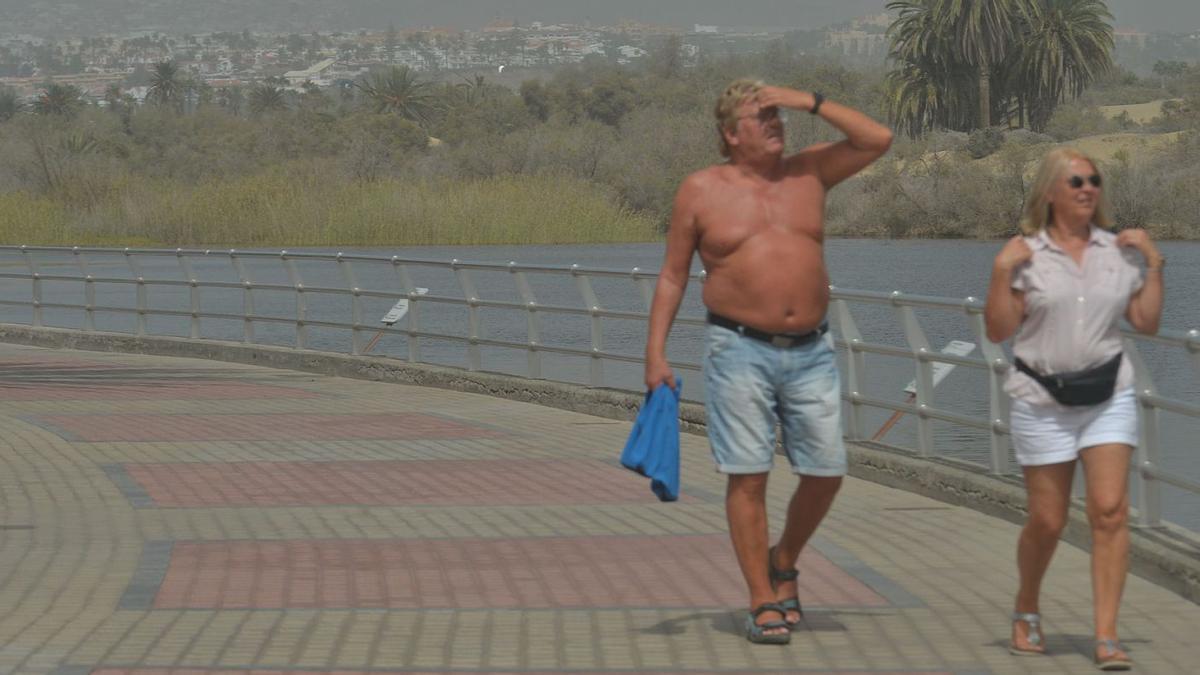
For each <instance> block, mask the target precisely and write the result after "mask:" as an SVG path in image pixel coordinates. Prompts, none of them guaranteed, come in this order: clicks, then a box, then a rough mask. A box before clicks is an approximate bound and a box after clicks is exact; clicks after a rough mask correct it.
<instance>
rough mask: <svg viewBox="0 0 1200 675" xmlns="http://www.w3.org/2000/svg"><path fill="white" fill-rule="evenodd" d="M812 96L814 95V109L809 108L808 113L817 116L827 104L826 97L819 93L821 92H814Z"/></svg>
mask: <svg viewBox="0 0 1200 675" xmlns="http://www.w3.org/2000/svg"><path fill="white" fill-rule="evenodd" d="M812 95H813V107H811V108H809V109H808V112H810V113H811V114H813V115H816V114H817V111H818V110H820V109H821V104H822V103H824V102H825V96H824V95H823V94H821V92H819V91H814V92H813V93H812Z"/></svg>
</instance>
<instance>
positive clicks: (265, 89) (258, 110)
mask: <svg viewBox="0 0 1200 675" xmlns="http://www.w3.org/2000/svg"><path fill="white" fill-rule="evenodd" d="M249 103H250V112H251V113H253V114H255V115H262V114H264V113H269V112H276V111H279V110H287V107H288V105H287V92H285V91H284V90H283V89H282V88H281V87H276V86H275V85H273V84H268V83H266V82H262V83H260V84H256V85H255V86H254V88H253V89H251V90H250V101H249Z"/></svg>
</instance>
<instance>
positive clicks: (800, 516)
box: [771, 476, 842, 623]
mask: <svg viewBox="0 0 1200 675" xmlns="http://www.w3.org/2000/svg"><path fill="white" fill-rule="evenodd" d="M841 486H842V478H841V476H833V477H826V476H801V477H800V484H799V485H797V486H796V492H795V494H793V495H792V500H791V502H789V503H788V511H787V522H786V523H785V524H784V526H783V534H782V535H781V536H780V537H779V543H778V544H777V545H776V546H775V559H774V560H772V561H771V564H772V565H773V566H774V567H775V569H777V570H790V569H793V568H795V567H796V561H797V560H799V559H800V551H802V550H804V545H805V544H807V543H808V540H809V539H810V538H811V537H812V535H813V532H816V531H817V526H818V525H820V524H821V520H822V519H824V518H825V514H826V513H829V507H830V506H832V505H833V498H834V497H835V496H837V492H838V488H840V487H841ZM797 586H798V582H796V581H781V582H779V586H778V587H777V588H776V589H775V594H774V597H775V599H776V600H785V599H787V598H791V597H795V595H796V590H797ZM798 621H800V613H799V612H794V611H789V612H788V616H787V622H788V623H796V622H798Z"/></svg>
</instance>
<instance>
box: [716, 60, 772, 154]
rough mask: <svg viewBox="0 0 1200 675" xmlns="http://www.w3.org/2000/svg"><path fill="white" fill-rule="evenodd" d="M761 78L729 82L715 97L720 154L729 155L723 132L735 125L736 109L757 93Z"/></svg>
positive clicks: (761, 84)
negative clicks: (717, 96)
mask: <svg viewBox="0 0 1200 675" xmlns="http://www.w3.org/2000/svg"><path fill="white" fill-rule="evenodd" d="M765 86H766V84H765V83H764V82H763V81H762V80H752V79H750V78H741V79H738V80H734V81H733V82H732V83H730V85H729V87H727V88H726V89H725V93H723V94H721V96H720V97H719V98H717V106H716V109H715V110H714V111H713V114H714V115H715V116H716V118H717V137H718V138H719V139H720V140H721V156H722V157H728V156H729V143H727V142H726V141H725V132H726V131H730V132H732V131H733V130H734V128H736V127H737V109H738V106H739V105H741V104H742V102H743V101H745V100H746V99H748V98H751V97H753V96H755V95H756V94H758V91H759V90H760V89H762V88H763V87H765Z"/></svg>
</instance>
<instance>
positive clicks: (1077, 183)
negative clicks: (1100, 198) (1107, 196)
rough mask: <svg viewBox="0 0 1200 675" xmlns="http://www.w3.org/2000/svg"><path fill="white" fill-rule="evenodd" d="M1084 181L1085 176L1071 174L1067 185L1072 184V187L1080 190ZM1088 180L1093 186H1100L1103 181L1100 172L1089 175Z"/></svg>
mask: <svg viewBox="0 0 1200 675" xmlns="http://www.w3.org/2000/svg"><path fill="white" fill-rule="evenodd" d="M1083 181H1084V177H1083V176H1071V177H1070V178H1068V179H1067V185H1070V186H1071V187H1072V188H1074V189H1076V190H1078V189H1079V188H1081V187H1083ZM1087 182H1089V183H1091V184H1092V187H1100V183H1101V182H1102V181H1101V180H1100V174H1098V173H1094V174H1092V175H1090V176H1088V177H1087Z"/></svg>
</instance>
